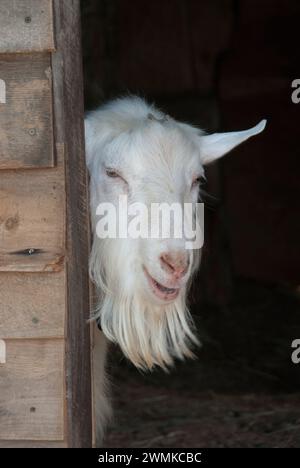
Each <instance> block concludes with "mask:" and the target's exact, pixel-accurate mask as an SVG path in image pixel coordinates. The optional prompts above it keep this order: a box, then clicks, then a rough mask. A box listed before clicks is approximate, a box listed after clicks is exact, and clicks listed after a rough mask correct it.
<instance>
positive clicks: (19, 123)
mask: <svg viewBox="0 0 300 468" xmlns="http://www.w3.org/2000/svg"><path fill="white" fill-rule="evenodd" d="M0 27H1V26H0ZM0 43H1V41H0ZM0 79H1V80H2V92H1V94H2V99H1V103H0V169H18V168H30V167H52V166H53V165H54V158H53V122H52V120H53V116H52V78H51V66H50V55H49V54H31V55H27V54H25V55H0ZM3 83H4V84H3Z"/></svg>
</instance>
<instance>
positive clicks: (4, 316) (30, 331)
mask: <svg viewBox="0 0 300 468" xmlns="http://www.w3.org/2000/svg"><path fill="white" fill-rule="evenodd" d="M65 287H66V282H65V272H64V271H62V272H59V273H43V274H37V273H26V274H22V273H0V291H1V293H0V311H1V320H0V339H12V338H51V337H56V338H58V337H61V338H63V337H64V321H65V314H64V310H65Z"/></svg>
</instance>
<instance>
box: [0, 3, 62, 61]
mask: <svg viewBox="0 0 300 468" xmlns="http://www.w3.org/2000/svg"><path fill="white" fill-rule="evenodd" d="M0 31H1V35H0V53H4V52H5V53H7V52H12V53H15V52H38V51H46V50H47V51H51V50H54V34H53V12H52V0H14V1H12V0H1V2H0Z"/></svg>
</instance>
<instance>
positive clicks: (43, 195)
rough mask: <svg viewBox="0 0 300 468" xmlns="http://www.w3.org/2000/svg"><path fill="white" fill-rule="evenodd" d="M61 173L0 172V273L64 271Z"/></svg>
mask: <svg viewBox="0 0 300 468" xmlns="http://www.w3.org/2000/svg"><path fill="white" fill-rule="evenodd" d="M60 170H61V169H60V168H58V169H51V170H48V171H43V170H30V171H5V174H4V172H2V171H0V239H1V243H0V271H40V272H41V271H59V270H61V269H62V268H63V265H64V244H65V233H64V224H65V220H64V214H65V210H64V205H65V189H64V181H63V180H62V177H63V174H62V173H60Z"/></svg>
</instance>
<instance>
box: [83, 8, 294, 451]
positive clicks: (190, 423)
mask: <svg viewBox="0 0 300 468" xmlns="http://www.w3.org/2000/svg"><path fill="white" fill-rule="evenodd" d="M299 21H300V3H299V0H289V1H287V0H286V1H283V0H171V1H170V0H151V1H150V0H83V1H82V26H83V58H84V77H85V99H86V109H92V108H94V107H96V106H97V105H99V104H101V103H102V102H104V101H106V100H107V99H109V98H113V97H116V96H119V95H122V94H126V93H128V92H130V93H138V94H139V95H141V96H144V97H146V98H147V99H149V100H150V101H154V102H155V103H156V104H157V105H158V106H159V107H161V108H163V109H164V110H166V112H168V113H170V114H172V115H173V116H175V117H177V118H178V119H181V120H185V121H188V122H190V123H193V124H196V125H198V126H200V127H202V128H204V129H205V130H208V131H226V130H242V129H245V128H248V127H251V126H253V125H254V124H256V123H257V122H258V121H260V120H261V119H262V118H267V119H268V126H267V128H266V130H265V131H264V132H263V133H262V134H261V135H259V136H257V137H255V138H254V139H253V140H251V141H249V142H247V143H245V144H244V145H242V146H241V147H239V148H237V149H236V150H234V151H233V152H232V153H231V154H230V155H228V156H226V157H225V158H224V159H223V160H222V161H221V162H218V163H217V164H214V165H212V166H210V167H209V168H208V169H207V178H208V183H207V185H206V186H205V187H204V193H203V199H204V202H205V204H206V223H205V224H206V241H205V248H204V258H203V262H202V266H201V271H200V272H199V275H198V276H197V278H196V279H195V281H194V285H193V288H192V292H191V308H192V311H193V315H194V317H195V320H196V322H197V326H198V330H199V335H200V337H201V339H202V343H203V345H204V346H203V348H202V349H201V350H200V351H199V352H198V357H199V359H198V361H196V362H192V363H185V364H180V365H179V366H178V367H177V368H176V370H175V371H174V372H172V374H170V375H167V376H165V375H164V374H162V373H161V372H159V371H156V372H155V373H154V374H153V375H150V376H149V375H141V374H139V373H138V372H137V371H136V370H135V369H133V368H132V367H131V366H130V365H129V364H128V363H127V362H126V361H125V360H124V359H122V357H121V355H120V354H119V353H118V350H114V355H113V358H112V360H111V364H110V373H111V374H113V375H114V378H113V386H114V398H115V408H116V416H115V418H116V419H115V424H114V426H113V427H112V429H111V431H110V432H109V435H108V438H107V442H106V444H107V446H111V447H112V446H123V447H130V446H131V447H135V446H142V447H193V446H194V447H201V446H205V445H206V446H213V447H215V446H232V447H238V446H249V447H254V446H290V447H293V446H299V447H300V436H298V434H300V408H299V401H298V398H297V392H299V390H300V364H299V365H298V366H297V365H295V364H293V363H292V362H291V357H290V356H291V342H292V341H293V340H294V339H295V338H300V320H299V312H300V310H299V294H300V248H299V239H300V216H299V208H298V201H299V198H300V145H299V127H300V120H299V114H300V103H299V104H298V105H297V104H294V103H292V100H291V94H292V91H293V89H292V87H291V83H292V81H293V80H294V79H296V78H300V48H299Z"/></svg>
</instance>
